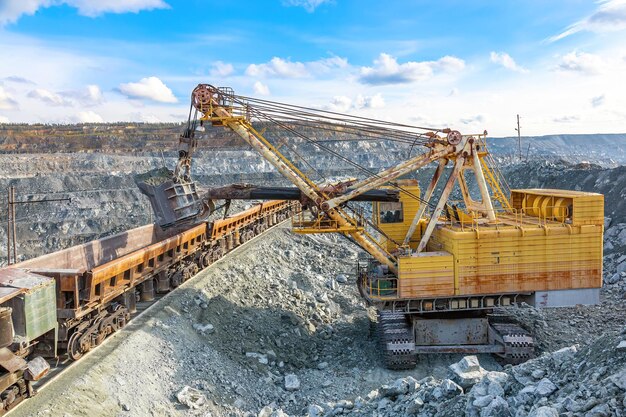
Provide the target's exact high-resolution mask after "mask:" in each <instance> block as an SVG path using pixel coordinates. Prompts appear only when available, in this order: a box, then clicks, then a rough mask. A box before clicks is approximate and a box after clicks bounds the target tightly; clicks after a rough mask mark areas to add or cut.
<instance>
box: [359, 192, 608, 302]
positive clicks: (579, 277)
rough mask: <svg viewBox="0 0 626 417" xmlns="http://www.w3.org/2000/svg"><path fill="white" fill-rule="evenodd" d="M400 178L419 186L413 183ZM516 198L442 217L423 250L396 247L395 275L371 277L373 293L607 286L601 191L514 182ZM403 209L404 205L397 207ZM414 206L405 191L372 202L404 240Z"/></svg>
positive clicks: (378, 216)
mask: <svg viewBox="0 0 626 417" xmlns="http://www.w3.org/2000/svg"><path fill="white" fill-rule="evenodd" d="M401 186H403V187H407V189H408V190H410V192H411V193H412V194H416V193H419V189H418V188H416V185H415V184H407V183H405V184H402V185H401ZM511 205H512V207H513V209H512V210H509V211H507V212H502V213H498V215H497V217H496V220H495V221H490V222H486V221H479V220H478V219H472V218H471V216H466V217H462V218H461V219H460V220H459V219H454V218H453V219H450V218H441V219H440V221H439V224H438V225H437V226H436V229H435V231H434V232H433V235H432V238H431V239H430V241H429V243H428V246H427V248H426V251H423V252H420V253H413V254H412V255H410V256H409V255H407V256H402V255H399V256H398V274H397V277H393V278H390V282H384V280H375V281H376V282H374V280H373V281H372V282H370V285H369V286H367V288H368V289H369V293H370V294H368V295H369V296H370V297H371V298H373V299H380V300H395V299H397V300H414V299H427V298H435V297H463V296H476V295H497V294H516V293H517V294H521V293H530V292H536V291H550V290H569V289H583V288H600V287H601V286H602V238H603V225H604V197H603V196H602V195H601V194H596V193H587V192H579V191H567V190H540V189H530V190H512V192H511ZM383 209H384V210H383ZM387 209H393V210H387ZM398 209H400V210H402V211H403V212H402V213H401V214H400V215H398V213H396V212H395V210H398ZM417 209H418V203H417V201H416V200H415V199H413V198H411V197H410V196H407V197H405V198H403V197H401V201H400V203H374V210H375V211H374V213H375V216H374V218H375V221H376V222H377V223H378V227H379V228H380V229H381V230H382V231H383V232H385V233H386V234H388V235H389V237H390V238H391V239H393V240H395V241H402V240H403V239H404V235H405V234H406V232H407V231H408V229H409V226H410V223H411V221H412V219H413V216H414V214H415V212H416V211H417ZM389 211H391V214H390V213H389ZM385 216H386V217H385ZM468 218H470V220H469V221H468V220H467V219H468ZM483 220H484V219H483ZM424 225H425V220H422V221H421V222H420V224H419V226H418V227H417V229H416V232H415V234H414V235H413V237H412V238H411V246H412V247H414V246H415V244H416V243H417V242H418V241H419V239H420V237H421V234H422V232H423V229H424ZM381 243H383V242H381ZM384 244H386V245H387V248H388V250H390V251H392V250H394V249H398V247H397V246H395V247H393V245H394V242H392V241H391V240H385V241H384Z"/></svg>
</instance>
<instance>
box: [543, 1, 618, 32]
mask: <svg viewBox="0 0 626 417" xmlns="http://www.w3.org/2000/svg"><path fill="white" fill-rule="evenodd" d="M597 3H598V4H599V6H598V8H597V9H596V10H595V11H594V12H593V13H592V14H591V15H589V16H587V17H586V18H584V19H582V20H579V21H578V22H576V23H574V24H572V25H570V26H569V27H568V28H567V29H565V30H564V31H563V32H561V33H559V34H558V35H555V36H552V37H551V38H549V39H548V41H549V42H555V41H558V40H560V39H563V38H565V37H567V36H570V35H573V34H575V33H578V32H582V31H587V32H595V33H602V32H614V31H619V30H624V29H626V0H600V1H597Z"/></svg>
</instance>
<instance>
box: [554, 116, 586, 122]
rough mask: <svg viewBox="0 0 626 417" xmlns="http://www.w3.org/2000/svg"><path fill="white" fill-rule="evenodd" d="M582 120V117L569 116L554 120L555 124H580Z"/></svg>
mask: <svg viewBox="0 0 626 417" xmlns="http://www.w3.org/2000/svg"><path fill="white" fill-rule="evenodd" d="M579 120H580V116H576V115H568V116H560V117H555V118H554V119H552V121H553V122H555V123H573V122H578V121H579Z"/></svg>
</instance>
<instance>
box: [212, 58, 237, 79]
mask: <svg viewBox="0 0 626 417" xmlns="http://www.w3.org/2000/svg"><path fill="white" fill-rule="evenodd" d="M234 71H235V68H233V66H232V64H227V63H224V62H222V61H215V62H214V63H213V64H211V71H209V74H210V75H211V77H228V76H229V75H231V74H232V73H233V72H234Z"/></svg>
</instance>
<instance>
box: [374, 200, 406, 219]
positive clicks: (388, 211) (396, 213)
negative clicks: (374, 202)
mask: <svg viewBox="0 0 626 417" xmlns="http://www.w3.org/2000/svg"><path fill="white" fill-rule="evenodd" d="M378 208H379V210H378V214H379V216H380V222H381V223H402V222H403V221H404V211H403V210H402V203H400V202H397V203H396V202H388V203H380V205H379V206H378Z"/></svg>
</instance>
